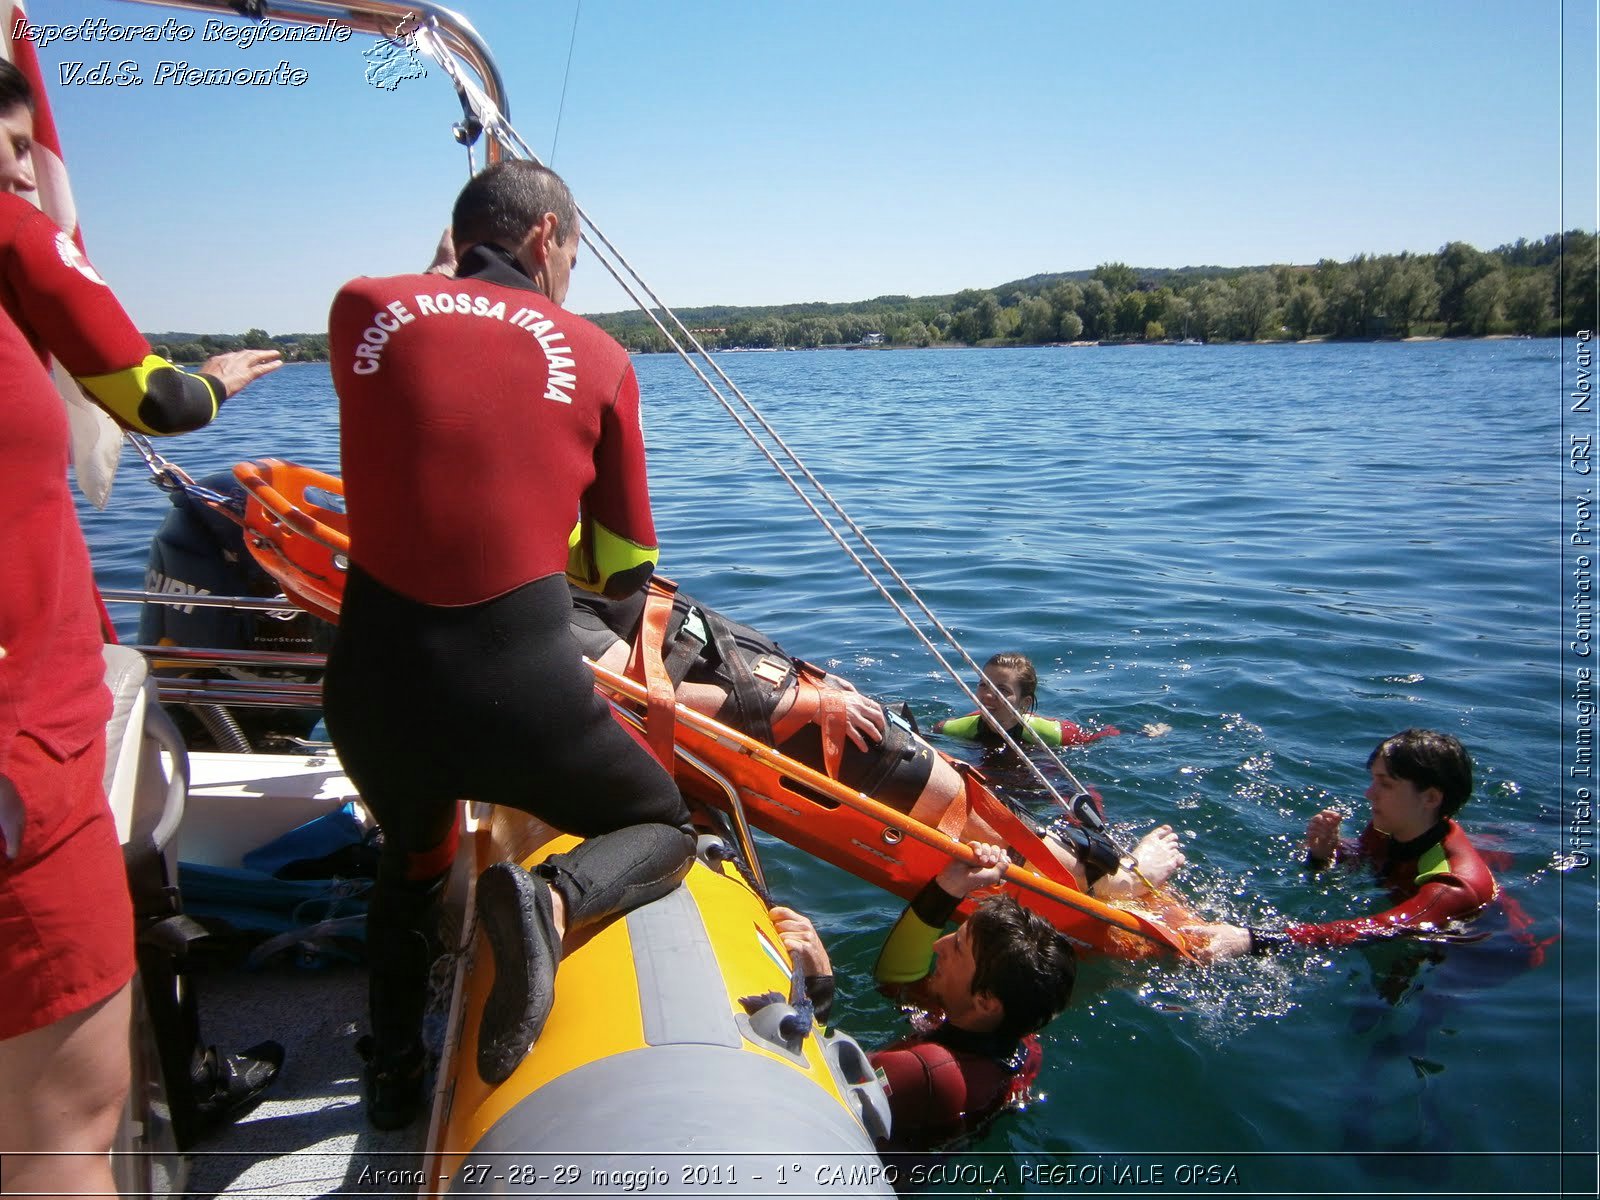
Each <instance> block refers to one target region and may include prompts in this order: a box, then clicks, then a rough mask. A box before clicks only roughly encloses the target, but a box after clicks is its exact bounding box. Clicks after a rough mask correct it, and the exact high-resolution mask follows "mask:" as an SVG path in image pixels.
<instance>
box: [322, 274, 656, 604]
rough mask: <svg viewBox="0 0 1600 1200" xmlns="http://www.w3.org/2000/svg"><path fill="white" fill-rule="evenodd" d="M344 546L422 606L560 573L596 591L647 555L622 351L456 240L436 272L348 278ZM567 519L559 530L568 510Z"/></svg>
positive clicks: (338, 360) (342, 362)
mask: <svg viewBox="0 0 1600 1200" xmlns="http://www.w3.org/2000/svg"><path fill="white" fill-rule="evenodd" d="M328 349H329V356H330V358H331V359H332V364H333V381H334V386H335V388H336V389H337V390H338V393H339V412H340V445H341V452H342V459H343V470H344V483H345V492H346V496H347V497H348V500H349V508H350V544H351V555H352V557H353V558H354V559H355V560H356V561H357V562H358V563H359V564H360V566H361V568H362V569H363V570H365V571H366V572H367V573H368V574H369V575H371V576H372V577H373V578H374V579H376V580H377V581H378V582H379V583H381V584H383V585H384V586H385V587H387V588H389V589H390V590H392V591H394V592H397V593H398V594H400V595H402V596H405V597H407V598H409V599H411V600H414V601H419V602H421V603H423V604H429V605H440V606H454V605H468V604H478V603H481V602H483V601H486V600H491V599H494V598H496V597H498V596H502V595H504V594H506V593H508V592H510V591H512V590H513V589H515V588H518V587H521V586H522V585H523V584H526V583H529V582H532V581H533V580H536V579H543V578H545V577H547V576H551V575H559V574H561V573H562V572H563V571H565V572H567V573H568V575H569V576H571V577H572V578H573V580H574V581H575V582H577V583H578V584H580V585H583V586H587V587H589V588H590V589H591V590H594V591H603V592H605V593H606V594H607V595H612V596H622V595H627V594H629V593H631V592H633V591H635V590H637V589H638V588H639V587H641V586H642V585H643V583H644V581H645V579H646V578H648V576H649V574H650V572H651V570H652V569H653V566H654V563H655V559H656V548H655V527H654V525H653V523H652V521H651V516H650V501H649V493H648V489H647V485H646V480H645V456H644V439H643V436H642V434H641V432H640V429H639V386H638V383H637V381H636V380H635V378H634V374H633V365H632V363H630V362H629V360H628V355H627V352H626V351H624V350H623V349H622V347H621V346H619V345H618V344H617V343H616V342H615V341H613V340H612V339H611V337H610V336H609V335H608V334H606V333H605V332H604V331H603V330H601V329H600V328H599V327H598V326H596V325H594V324H592V323H591V322H589V321H586V320H584V319H583V318H582V317H578V316H575V315H573V314H572V313H569V312H566V311H564V310H562V309H561V308H559V307H557V306H556V305H555V304H553V303H551V301H550V300H549V299H547V298H546V297H545V296H543V295H541V294H540V293H539V292H538V291H536V290H535V289H534V287H533V284H532V282H531V281H530V280H529V278H528V277H527V275H525V274H524V273H523V272H522V271H521V270H520V268H518V267H517V266H516V265H515V260H514V259H513V257H512V256H511V255H510V254H509V253H507V252H506V251H504V250H501V249H500V248H499V247H496V246H484V245H479V246H474V247H472V248H471V249H470V250H468V252H467V253H466V254H464V255H463V256H462V260H461V266H460V272H459V274H458V275H457V277H456V278H454V279H447V278H444V277H441V276H439V275H397V276H394V277H392V278H388V279H365V278H364V279H356V280H352V281H351V282H350V283H347V284H346V285H345V286H344V287H343V288H342V289H341V290H340V292H339V294H338V295H337V296H336V297H335V298H334V301H333V310H332V312H331V313H330V314H329V318H328ZM580 514H581V523H580V525H579V528H578V529H577V530H574V522H577V521H579V518H580Z"/></svg>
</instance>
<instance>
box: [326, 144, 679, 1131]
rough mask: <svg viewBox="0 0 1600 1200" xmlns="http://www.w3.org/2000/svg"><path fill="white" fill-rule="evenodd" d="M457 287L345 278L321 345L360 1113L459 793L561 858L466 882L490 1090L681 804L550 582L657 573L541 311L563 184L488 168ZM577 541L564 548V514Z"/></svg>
mask: <svg viewBox="0 0 1600 1200" xmlns="http://www.w3.org/2000/svg"><path fill="white" fill-rule="evenodd" d="M451 228H452V230H453V231H454V235H455V249H456V252H457V259H458V262H459V264H460V265H459V269H458V270H457V271H456V274H455V278H454V279H452V280H450V281H448V283H446V284H444V285H441V283H440V277H439V276H438V275H422V274H417V275H401V276H396V277H393V278H388V279H366V278H363V279H356V280H353V281H352V282H350V283H348V284H346V285H345V286H344V287H343V288H342V289H341V290H340V292H339V294H338V296H337V297H335V299H334V302H333V309H332V312H331V313H330V314H329V327H328V342H329V353H330V358H331V361H332V369H333V382H334V387H335V389H336V390H337V392H338V394H339V413H340V443H341V458H342V461H343V463H344V483H345V495H346V499H347V503H348V506H349V530H350V559H351V562H350V571H349V579H348V583H347V584H346V586H345V593H344V601H343V608H342V611H341V619H340V624H339V630H338V634H337V637H336V640H335V642H334V646H333V650H332V652H331V653H330V654H329V656H328V665H327V676H326V682H325V687H324V704H325V712H326V720H327V725H328V731H329V733H330V734H331V735H332V738H333V742H334V745H335V747H336V748H337V749H338V751H339V756H340V759H341V761H342V763H343V765H344V768H345V770H346V771H347V772H348V774H349V776H350V778H351V779H352V780H353V781H354V783H355V784H356V786H357V788H359V789H360V792H361V796H362V799H363V800H364V801H365V802H366V803H367V805H368V807H369V808H370V809H371V810H372V812H373V815H374V816H375V817H376V818H377V820H378V823H379V824H380V825H381V826H382V828H383V833H384V848H383V856H382V858H381V860H380V863H379V868H378V879H377V883H376V885H375V886H374V888H373V892H372V900H371V903H370V906H369V909H368V918H367V944H368V952H369V955H370V958H371V963H372V979H371V1016H372V1035H371V1037H370V1039H367V1040H366V1042H365V1055H366V1058H367V1071H366V1075H365V1080H364V1091H365V1099H366V1106H367V1116H368V1119H369V1120H370V1121H372V1123H373V1124H375V1125H377V1126H379V1127H380V1128H399V1127H401V1126H404V1125H406V1124H408V1123H409V1122H410V1121H411V1120H412V1119H413V1117H414V1116H415V1115H416V1113H417V1111H418V1109H419V1108H420V1106H421V1102H422V1079H423V1065H424V1058H425V1055H424V1049H423V1045H422V1040H421V1032H422V1017H423V1011H424V1007H425V1001H426V996H427V982H428V972H429V966H430V962H431V959H432V953H431V949H432V948H431V947H430V942H429V938H428V936H427V933H426V931H428V930H429V928H430V926H431V925H433V924H434V923H435V922H436V915H437V913H438V910H439V907H440V891H441V889H442V887H443V883H444V880H445V877H446V874H447V872H448V871H449V869H450V865H451V862H452V860H453V859H454V857H455V849H456V842H457V837H458V833H457V830H458V828H459V826H458V809H459V804H458V801H459V800H461V799H472V800H478V801H485V802H488V803H492V804H497V805H505V806H509V807H513V808H517V809H521V810H523V811H524V812H528V813H532V814H533V815H534V816H536V817H538V818H540V819H541V820H543V821H544V822H546V823H547V824H549V825H551V826H553V827H554V828H556V829H559V830H561V831H563V832H566V833H570V834H574V835H576V836H578V837H581V838H584V839H585V840H584V841H583V842H582V843H581V844H580V845H579V846H578V847H577V848H576V849H574V850H572V851H569V852H566V853H563V854H557V855H552V856H551V857H550V858H549V859H547V860H546V861H545V862H544V863H543V864H542V865H541V866H540V867H539V869H538V872H537V875H530V874H529V873H528V872H526V871H523V870H522V869H521V868H520V867H516V866H514V865H512V864H509V863H503V864H499V865H498V866H497V867H492V868H490V869H489V870H488V871H486V872H485V873H484V875H483V877H482V878H481V879H480V880H479V883H478V889H477V896H478V901H479V919H480V921H481V922H482V923H483V925H484V927H485V929H486V932H487V934H488V937H489V941H490V943H491V944H492V946H493V948H494V951H495V958H496V962H497V963H498V964H499V965H501V966H504V967H505V968H506V969H505V970H498V969H497V970H496V972H495V980H494V985H493V990H492V991H491V993H490V995H489V998H488V1002H487V1006H486V1008H485V1011H484V1030H485V1034H484V1035H483V1036H481V1037H480V1039H479V1053H478V1071H479V1074H480V1075H481V1076H482V1077H483V1078H484V1080H485V1081H486V1082H489V1083H499V1082H501V1081H502V1080H504V1079H506V1078H507V1077H508V1076H509V1075H510V1074H511V1072H512V1071H513V1070H515V1069H516V1067H517V1064H518V1063H519V1062H520V1061H521V1060H522V1058H523V1057H524V1056H525V1055H526V1054H527V1052H528V1050H529V1048H530V1047H531V1045H532V1043H533V1042H534V1041H535V1040H536V1039H537V1038H538V1036H539V1033H540V1031H541V1030H542V1028H543V1026H544V1022H545V1019H546V1018H547V1017H548V1015H549V1012H550V1008H551V1006H552V1004H553V1002H554V986H555V975H556V965H557V963H559V962H560V959H561V943H562V938H563V936H564V935H565V934H567V933H568V932H571V933H574V934H576V933H579V932H581V931H582V930H583V929H585V928H586V927H589V926H591V925H594V924H597V923H599V922H601V921H604V920H606V919H608V918H610V917H613V916H615V915H617V914H619V913H623V912H626V911H628V910H630V909H632V908H635V907H637V906H639V905H641V904H645V903H648V902H649V901H651V900H654V899H656V898H658V897H660V896H662V895H665V894H666V893H667V892H669V891H671V890H672V889H673V888H675V887H676V886H677V885H678V883H679V882H680V881H681V879H682V878H683V875H684V873H685V872H686V871H687V870H688V868H689V863H690V856H691V854H692V852H693V848H694V839H693V836H692V834H691V833H690V831H689V812H688V808H687V806H686V805H685V804H684V801H683V798H682V796H680V795H679V793H678V789H677V787H676V786H675V785H674V784H673V782H672V779H671V777H670V776H668V775H667V773H666V771H665V770H664V769H663V768H662V766H661V765H660V764H659V763H657V762H656V761H655V760H654V759H653V758H651V757H650V755H649V753H648V752H647V751H646V750H645V749H644V747H643V746H641V745H640V744H638V743H637V742H635V741H634V740H633V739H632V738H631V737H629V735H628V734H627V733H625V732H624V731H623V729H622V727H621V726H620V725H618V724H617V723H616V722H615V721H613V720H612V719H611V715H610V712H609V710H608V708H607V706H606V704H605V703H604V701H602V700H601V699H600V698H599V697H598V696H597V695H596V694H595V691H594V680H593V677H592V676H591V675H590V673H589V671H588V670H587V669H586V668H585V667H584V665H583V660H582V656H581V655H580V653H579V650H578V646H577V644H576V642H574V641H573V638H572V635H571V633H570V624H571V620H570V618H571V612H572V604H571V601H570V599H569V598H568V596H567V585H566V578H567V577H568V576H569V575H570V576H571V577H572V578H574V579H576V580H578V581H579V582H580V583H583V584H584V585H586V586H589V587H593V588H595V589H596V590H599V591H605V592H606V593H608V594H614V595H618V596H624V595H627V594H629V593H630V592H632V591H634V590H635V589H637V588H638V587H639V586H640V585H641V584H642V583H643V581H644V580H645V579H647V578H648V577H649V575H650V573H651V571H652V570H653V568H654V564H655V561H656V557H657V551H656V537H655V528H654V522H653V520H652V517H651V512H650V502H649V495H648V490H647V487H646V482H645V454H644V439H643V436H642V434H641V432H640V428H639V390H638V382H637V380H636V379H635V377H634V372H633V367H632V365H631V363H630V362H629V360H628V355H627V353H626V352H625V351H624V350H623V349H622V347H621V346H619V345H618V344H617V343H616V342H615V341H613V340H612V339H611V338H610V337H609V336H607V335H606V334H605V332H604V331H602V330H601V329H599V328H598V327H597V326H595V325H594V324H592V323H591V322H589V321H586V320H584V319H583V318H582V317H578V316H575V315H573V314H571V313H569V312H567V311H565V310H564V309H563V308H562V307H560V306H561V303H562V301H563V300H564V299H565V298H566V294H567V290H568V285H569V283H570V280H571V273H572V269H573V267H574V265H575V264H576V261H577V257H578V248H579V231H578V224H577V206H576V205H575V204H574V203H573V200H572V195H571V193H570V192H569V191H568V190H567V187H566V184H565V183H563V182H562V181H561V179H560V178H559V177H558V176H556V175H555V174H554V173H553V172H551V171H549V170H548V169H546V168H544V167H541V166H538V165H536V164H534V163H530V162H526V161H508V162H502V163H499V164H496V165H495V166H492V167H490V168H488V169H487V170H485V171H483V172H481V173H480V174H479V175H477V176H475V177H474V178H473V179H472V180H471V181H470V182H469V183H468V184H467V186H466V187H465V188H464V189H463V190H462V192H461V195H460V196H459V197H458V198H457V200H456V204H455V210H454V213H453V219H452V221H451ZM575 513H577V514H579V515H580V518H581V519H580V528H581V530H582V532H583V537H582V538H581V539H580V540H579V542H578V544H577V545H576V546H575V547H569V543H568V534H569V532H570V531H571V529H572V520H573V514H575Z"/></svg>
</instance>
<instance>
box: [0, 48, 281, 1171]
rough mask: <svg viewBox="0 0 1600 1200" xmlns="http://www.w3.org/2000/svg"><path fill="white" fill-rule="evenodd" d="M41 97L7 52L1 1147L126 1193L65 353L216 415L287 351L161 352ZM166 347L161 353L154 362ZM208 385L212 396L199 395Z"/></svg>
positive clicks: (1, 157) (99, 731) (118, 934)
mask: <svg viewBox="0 0 1600 1200" xmlns="http://www.w3.org/2000/svg"><path fill="white" fill-rule="evenodd" d="M32 140H33V96H32V93H31V91H30V89H29V87H28V83H27V80H26V79H25V78H24V77H23V75H22V73H21V72H20V71H18V70H17V69H16V68H15V67H14V66H12V65H11V64H10V63H0V380H3V381H4V387H5V395H6V402H5V404H6V436H5V438H4V439H3V440H0V511H3V512H4V513H5V514H6V519H7V521H8V522H10V523H11V526H12V529H13V534H12V536H10V537H8V538H7V539H6V550H5V553H4V554H0V981H3V987H4V994H5V1003H4V1004H3V1005H0V1150H3V1151H4V1156H5V1161H4V1168H3V1169H4V1173H5V1184H6V1187H7V1189H8V1190H14V1191H18V1192H26V1193H30V1194H35V1195H57V1194H63V1195H65V1194H72V1195H82V1194H109V1193H112V1192H114V1191H115V1184H114V1182H113V1179H112V1175H111V1170H110V1166H109V1163H108V1160H107V1158H106V1151H108V1150H109V1149H110V1147H111V1144H112V1141H113V1139H114V1137H115V1135H116V1128H117V1121H118V1118H119V1115H120V1113H121V1109H122V1104H123V1099H124V1097H125V1095H126V1094H127V1090H128V1082H129V1073H130V1067H129V1061H128V1022H129V1017H130V1012H131V1000H130V993H129V987H128V984H129V980H130V979H131V977H132V975H133V969H134V942H133V912H132V906H131V903H130V901H129V897H128V889H127V881H126V876H125V875H124V871H123V865H122V850H121V846H120V844H119V842H118V838H117V833H116V826H115V822H114V821H113V819H112V816H111V812H110V809H109V807H108V806H107V804H106V800H105V794H104V791H103V789H102V786H101V775H102V771H103V769H104V764H105V725H106V721H107V719H108V718H109V717H110V715H111V697H110V694H109V693H108V692H107V691H106V687H105V683H104V670H105V668H104V664H103V661H102V658H101V651H100V647H101V629H100V622H99V615H98V604H97V601H96V598H95V592H94V578H93V572H92V570H91V567H90V563H89V551H88V547H87V546H86V545H85V543H84V540H83V533H82V531H81V530H80V529H79V527H78V520H77V514H76V512H75V510H74V508H73V503H72V496H71V493H70V492H69V490H68V486H67V459H68V441H69V434H68V426H67V417H66V412H65V410H64V408H63V406H62V402H61V398H60V396H59V395H57V393H56V391H55V388H54V386H53V385H52V384H51V382H50V378H49V376H48V375H47V374H46V372H45V369H44V366H43V361H42V360H43V359H44V358H45V357H47V356H48V355H55V356H56V357H58V358H60V359H61V360H62V362H63V364H64V365H66V367H67V368H68V370H69V371H71V372H73V373H74V374H75V375H78V376H79V377H80V378H81V379H82V382H83V383H84V384H85V385H86V387H87V390H88V391H89V393H90V394H91V395H92V396H93V397H94V398H95V399H96V400H98V401H99V402H100V403H101V404H102V405H103V406H104V407H106V408H108V409H109V410H110V411H111V412H112V415H113V416H115V417H116V418H117V419H118V420H119V421H121V422H122V423H123V424H124V425H126V426H129V427H132V428H140V429H144V430H146V431H148V432H153V433H173V432H179V431H180V430H183V429H190V428H195V427H197V426H199V425H203V424H204V423H205V422H206V421H207V420H209V419H210V417H211V416H212V415H214V414H215V412H216V406H217V404H218V403H220V402H221V400H222V399H223V398H224V397H225V396H226V395H227V394H229V393H230V392H232V391H234V390H237V388H238V387H241V386H243V384H244V383H245V382H248V381H249V379H251V378H254V377H255V376H256V375H258V374H260V373H262V372H263V371H264V370H270V369H271V367H272V366H273V365H276V359H277V355H276V354H270V353H269V354H264V355H260V354H255V353H254V352H252V353H250V354H247V355H234V356H224V358H223V359H220V360H213V362H212V363H211V364H209V365H210V366H211V367H212V368H213V369H214V371H215V372H216V374H215V375H214V376H213V377H212V378H209V379H207V378H204V377H201V376H193V375H188V374H186V373H184V372H179V371H177V370H176V368H173V367H171V365H170V364H166V363H164V362H162V360H156V361H155V362H151V361H150V359H151V358H152V357H153V356H152V355H150V352H149V346H148V344H146V343H145V341H144V339H143V338H142V337H140V336H139V334H138V333H137V331H136V330H134V328H133V324H132V322H131V321H129V320H128V318H127V315H126V314H125V313H124V312H123V311H122V309H121V307H120V306H119V305H118V304H117V302H116V298H115V297H114V296H113V295H112V294H111V291H110V289H109V288H107V287H106V285H105V284H104V282H103V281H101V280H100V278H99V276H98V275H96V274H95V273H94V269H93V268H92V267H90V266H89V264H88V263H87V262H86V261H85V260H84V259H83V257H82V255H81V254H79V253H78V251H77V247H76V245H75V244H74V243H73V242H72V240H71V239H70V238H68V237H67V236H66V235H65V234H63V233H62V232H61V231H60V230H59V229H57V227H56V226H55V224H54V223H53V222H52V221H51V220H50V219H49V218H48V217H47V216H45V215H44V214H43V213H41V212H40V211H39V210H38V209H36V208H35V207H34V206H33V205H32V204H30V203H28V202H27V201H26V200H24V199H22V198H21V197H20V196H17V195H16V194H15V193H17V192H19V191H32V190H33V188H34V177H33V167H32V163H31V160H30V155H29V152H30V150H31V147H32ZM157 363H160V364H161V365H160V366H157ZM202 393H203V398H202Z"/></svg>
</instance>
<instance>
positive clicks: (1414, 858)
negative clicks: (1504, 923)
mask: <svg viewBox="0 0 1600 1200" xmlns="http://www.w3.org/2000/svg"><path fill="white" fill-rule="evenodd" d="M1338 857H1339V859H1340V860H1341V861H1346V860H1352V859H1360V860H1362V861H1364V862H1367V863H1369V864H1370V865H1371V866H1372V868H1373V870H1374V872H1375V873H1376V875H1377V877H1378V880H1379V882H1381V883H1382V884H1383V885H1384V886H1386V887H1387V888H1389V889H1390V891H1391V893H1392V894H1393V895H1394V897H1395V898H1396V899H1397V900H1398V901H1399V903H1397V904H1396V905H1395V906H1394V907H1393V908H1389V909H1385V910H1384V911H1383V912H1380V913H1375V914H1373V915H1372V916H1369V917H1350V918H1348V919H1346V920H1343V921H1328V922H1325V923H1324V924H1321V925H1291V926H1289V928H1287V929H1285V930H1284V931H1283V932H1282V933H1281V934H1264V933H1261V932H1259V931H1256V930H1252V931H1251V944H1252V945H1251V948H1252V950H1253V951H1255V952H1256V953H1262V952H1265V951H1267V950H1272V949H1276V948H1277V947H1278V946H1279V945H1281V944H1282V943H1283V942H1285V941H1288V942H1294V943H1297V944H1299V945H1304V946H1345V945H1349V944H1350V943H1352V942H1361V941H1367V940H1370V939H1372V938H1384V937H1395V936H1398V935H1400V934H1405V933H1418V932H1428V931H1430V930H1434V929H1437V928H1439V927H1441V926H1443V925H1445V924H1446V923H1447V922H1450V921H1459V920H1466V919H1467V918H1469V917H1473V916H1475V915H1477V913H1478V912H1479V911H1480V910H1482V909H1483V907H1484V906H1485V905H1487V904H1488V903H1489V902H1490V901H1491V900H1493V899H1494V898H1495V896H1496V895H1497V894H1498V893H1499V888H1498V887H1497V885H1496V884H1495V881H1494V876H1493V875H1491V874H1490V873H1489V868H1488V867H1487V866H1485V865H1484V862H1483V859H1482V858H1480V857H1479V855H1478V852H1477V850H1475V849H1474V848H1473V846H1472V843H1471V842H1469V841H1468V840H1467V835H1466V834H1465V833H1464V832H1463V831H1462V829H1461V826H1459V825H1457V824H1456V823H1455V822H1454V821H1452V820H1448V819H1446V820H1444V821H1441V822H1439V824H1437V825H1435V826H1434V827H1433V828H1432V829H1430V830H1429V831H1428V832H1427V833H1425V834H1423V835H1422V836H1421V837H1419V838H1414V839H1412V840H1411V841H1409V842H1397V841H1395V840H1394V839H1393V838H1392V837H1390V836H1389V835H1388V834H1386V833H1379V832H1378V831H1377V830H1376V829H1374V828H1373V827H1372V826H1371V825H1368V826H1367V827H1366V829H1364V830H1363V831H1362V833H1361V836H1360V838H1358V839H1357V840H1356V841H1355V842H1353V843H1346V844H1343V845H1341V846H1340V847H1339V852H1338Z"/></svg>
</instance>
